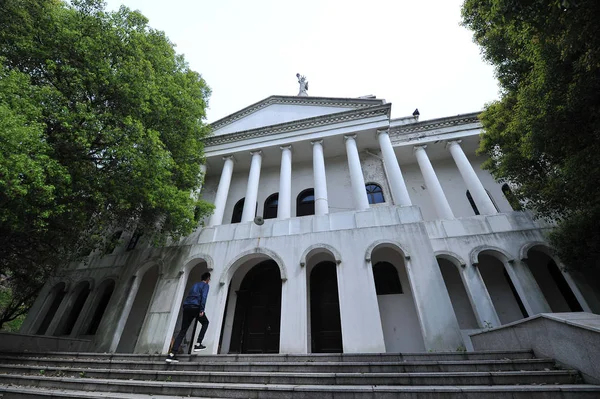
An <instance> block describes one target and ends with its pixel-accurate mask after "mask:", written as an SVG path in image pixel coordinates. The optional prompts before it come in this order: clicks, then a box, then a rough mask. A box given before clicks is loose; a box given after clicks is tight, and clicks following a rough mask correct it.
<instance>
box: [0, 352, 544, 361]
mask: <svg viewBox="0 0 600 399" xmlns="http://www.w3.org/2000/svg"><path fill="white" fill-rule="evenodd" d="M23 355H24V356H27V357H46V358H50V357H52V358H54V357H58V358H68V359H111V360H130V361H134V362H137V361H152V360H155V359H157V358H161V357H162V358H163V359H164V355H144V354H130V353H94V352H91V353H86V352H79V353H76V352H27V353H24V354H23ZM0 356H15V354H14V353H6V352H5V353H0ZM187 357H194V358H196V357H201V358H202V359H204V360H205V361H211V362H224V363H231V362H248V361H252V362H255V363H258V362H315V361H316V362H404V361H421V362H425V361H430V362H436V361H452V360H455V361H459V360H502V359H533V358H534V355H533V352H532V351H530V350H521V351H482V352H436V353H343V354H342V353H339V354H331V353H311V354H298V355H280V354H261V355H247V354H233V355H208V354H205V353H204V352H199V354H197V355H191V356H190V355H182V356H181V358H187Z"/></svg>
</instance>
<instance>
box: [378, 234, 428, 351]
mask: <svg viewBox="0 0 600 399" xmlns="http://www.w3.org/2000/svg"><path fill="white" fill-rule="evenodd" d="M371 264H372V265H373V278H374V280H375V291H376V294H377V303H378V305H379V317H380V318H381V328H382V330H383V339H384V342H385V350H386V352H423V351H425V344H424V342H423V334H422V332H421V326H420V324H419V317H418V315H417V308H416V306H415V300H414V296H413V293H412V288H411V286H410V281H409V279H408V274H407V272H406V265H405V264H404V255H403V254H402V253H401V252H400V251H399V250H398V249H397V248H396V247H394V246H390V245H388V244H382V245H380V246H378V247H376V248H375V249H373V251H372V253H371Z"/></svg>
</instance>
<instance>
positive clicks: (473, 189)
mask: <svg viewBox="0 0 600 399" xmlns="http://www.w3.org/2000/svg"><path fill="white" fill-rule="evenodd" d="M460 142H461V140H454V141H449V142H448V143H447V144H446V148H448V149H449V150H450V154H452V158H454V162H455V163H456V166H457V167H458V171H459V172H460V174H461V176H462V178H463V180H464V181H465V184H466V185H467V189H468V190H469V192H470V193H471V196H472V197H473V201H475V204H476V205H477V209H479V213H480V214H481V215H493V214H495V213H498V211H496V207H495V206H494V204H493V203H492V200H490V197H489V196H488V194H487V192H486V191H485V188H483V184H481V181H480V180H479V178H478V177H477V174H476V173H475V170H474V169H473V166H471V163H470V162H469V160H468V159H467V156H466V155H465V153H464V152H463V150H462V148H461V147H460Z"/></svg>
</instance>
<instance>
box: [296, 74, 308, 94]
mask: <svg viewBox="0 0 600 399" xmlns="http://www.w3.org/2000/svg"><path fill="white" fill-rule="evenodd" d="M296 77H297V78H298V83H299V84H300V91H299V92H298V95H299V96H308V93H307V92H306V91H307V90H308V81H307V80H306V76H302V75H300V74H299V73H297V74H296Z"/></svg>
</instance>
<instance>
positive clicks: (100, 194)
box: [0, 0, 212, 326]
mask: <svg viewBox="0 0 600 399" xmlns="http://www.w3.org/2000/svg"><path fill="white" fill-rule="evenodd" d="M209 95H210V90H209V88H208V86H207V85H206V83H205V81H204V80H203V79H202V77H201V76H200V75H199V74H198V73H196V72H194V71H191V70H190V69H189V67H188V65H187V64H186V62H185V60H184V59H183V57H182V56H180V55H177V54H176V53H175V50H174V46H173V44H172V43H170V42H169V40H168V39H167V38H166V37H165V35H164V33H163V32H160V31H157V30H154V29H151V28H150V27H149V26H148V21H147V19H146V18H145V17H144V16H143V15H141V14H140V13H139V12H134V11H130V10H129V9H127V8H124V7H122V8H121V9H120V10H119V11H118V12H106V11H105V10H104V3H103V2H102V1H99V0H73V1H71V3H70V4H69V3H66V2H63V1H59V0H37V1H30V0H4V1H3V2H2V3H0V143H1V145H0V274H2V275H4V276H6V277H7V280H6V281H8V282H6V281H5V283H4V285H6V286H10V289H11V292H12V300H11V301H9V302H10V304H9V305H6V304H4V305H2V309H0V312H2V314H0V326H1V325H2V323H3V322H6V321H8V320H12V319H14V318H15V317H17V316H18V315H19V314H22V313H23V312H24V311H26V310H27V309H28V307H29V306H30V305H31V303H32V300H33V299H34V298H35V295H36V293H37V291H38V290H39V288H40V287H41V286H42V285H43V283H44V281H45V280H46V279H47V277H48V276H50V275H51V274H52V272H53V271H54V270H56V268H57V267H59V266H60V265H65V264H66V263H68V262H69V261H71V260H74V259H76V255H77V254H78V253H79V254H82V253H83V252H81V251H79V249H83V248H86V249H91V248H99V249H103V248H106V247H108V246H110V245H112V244H113V243H112V242H111V240H110V237H111V236H112V231H114V229H116V228H117V227H118V228H121V229H123V228H124V229H129V230H134V229H138V230H142V231H144V233H145V235H146V236H151V237H153V239H154V240H155V242H157V243H161V242H164V240H165V239H166V238H167V237H174V238H177V237H180V236H182V235H187V234H189V233H191V232H192V231H193V230H194V229H195V228H196V227H197V225H198V223H199V220H200V219H201V218H203V217H204V216H206V215H207V214H208V213H210V211H211V210H212V205H211V204H209V203H207V202H205V201H203V200H201V199H198V198H194V197H192V196H191V195H190V194H191V192H193V191H194V189H195V188H197V187H198V186H199V185H200V184H201V180H202V178H203V176H201V173H200V165H201V164H202V163H203V161H204V157H203V145H202V139H203V138H204V137H206V136H207V135H208V134H209V129H208V126H207V125H206V124H205V123H204V122H203V120H204V119H205V108H206V106H207V101H208V97H209ZM4 302H5V303H6V301H4Z"/></svg>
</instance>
